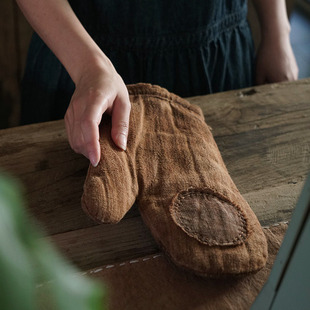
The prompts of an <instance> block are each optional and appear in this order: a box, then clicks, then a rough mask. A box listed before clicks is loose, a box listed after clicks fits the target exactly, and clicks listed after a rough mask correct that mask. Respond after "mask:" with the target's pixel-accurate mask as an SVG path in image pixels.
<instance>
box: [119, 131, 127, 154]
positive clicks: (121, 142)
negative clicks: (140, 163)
mask: <svg viewBox="0 0 310 310" xmlns="http://www.w3.org/2000/svg"><path fill="white" fill-rule="evenodd" d="M117 141H118V146H119V147H120V148H121V149H122V150H124V151H126V147H127V137H126V136H125V135H124V134H119V135H118V139H117Z"/></svg>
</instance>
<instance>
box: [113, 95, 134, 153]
mask: <svg viewBox="0 0 310 310" xmlns="http://www.w3.org/2000/svg"><path fill="white" fill-rule="evenodd" d="M130 110H131V104H130V101H129V98H128V96H125V97H124V98H123V97H117V98H116V99H115V101H114V105H113V110H112V130H111V136H112V140H113V141H114V143H115V144H116V145H117V146H118V147H119V148H121V149H122V150H124V151H125V150H126V147H127V137H128V131H129V116H130Z"/></svg>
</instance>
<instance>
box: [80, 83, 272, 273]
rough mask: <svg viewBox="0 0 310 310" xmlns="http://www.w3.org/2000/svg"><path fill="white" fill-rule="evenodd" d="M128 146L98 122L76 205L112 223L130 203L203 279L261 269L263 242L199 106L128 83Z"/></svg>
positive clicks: (166, 247)
mask: <svg viewBox="0 0 310 310" xmlns="http://www.w3.org/2000/svg"><path fill="white" fill-rule="evenodd" d="M128 91H129V94H130V101H131V104H132V109H131V116H130V128H129V136H128V145H127V150H126V151H122V150H120V149H118V148H117V147H116V146H115V144H114V143H113V141H112V139H111V133H110V132H111V120H110V118H109V117H108V116H104V118H103V120H102V124H101V126H100V145H101V160H100V162H99V165H98V166H97V167H96V168H94V167H93V166H90V167H89V170H88V174H87V177H86V180H85V183H84V192H83V196H82V206H83V209H84V210H85V212H86V213H87V214H88V215H89V216H90V217H91V218H92V219H94V220H95V221H98V222H101V223H117V222H119V221H120V220H121V219H122V218H123V217H124V215H125V214H126V213H127V211H128V210H129V209H130V208H131V206H132V205H133V203H134V202H135V201H137V204H138V206H139V210H140V213H141V216H142V218H143V220H144V222H145V224H146V225H147V226H148V227H149V229H150V231H151V233H152V235H153V237H154V239H155V240H156V242H157V243H158V244H159V246H160V247H161V248H162V250H163V251H164V252H165V253H166V254H167V256H168V257H169V258H170V260H171V261H172V262H174V263H175V264H176V265H177V266H179V267H181V268H183V269H186V270H189V271H191V272H193V273H195V274H197V275H200V276H205V277H220V276H228V275H240V274H247V273H253V272H256V271H258V270H260V269H261V268H263V267H264V265H265V263H266V260H267V255H268V254H267V242H266V238H265V236H264V234H263V231H262V228H261V226H260V223H259V221H258V219H257V218H256V216H255V214H254V213H253V211H252V210H251V208H250V207H249V205H248V203H247V202H246V201H245V200H244V198H243V197H242V196H241V194H240V192H239V191H238V189H237V187H236V185H235V184H234V182H233V181H232V179H231V177H230V176H229V173H228V171H227V169H226V167H225V164H224V162H223V159H222V157H221V154H220V152H219V149H218V147H217V145H216V143H215V141H214V138H213V136H212V133H211V131H210V128H209V127H208V125H207V124H206V123H205V121H204V116H203V114H202V111H201V109H200V108H199V107H197V106H195V105H192V104H190V103H189V102H188V101H186V100H184V99H182V98H180V97H179V96H177V95H175V94H173V93H170V92H168V91H167V90H166V89H163V88H161V87H159V86H154V85H150V84H136V85H129V86H128Z"/></svg>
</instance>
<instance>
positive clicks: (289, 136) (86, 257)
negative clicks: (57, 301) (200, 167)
mask: <svg viewBox="0 0 310 310" xmlns="http://www.w3.org/2000/svg"><path fill="white" fill-rule="evenodd" d="M189 101H190V102H192V103H194V104H197V105H199V106H200V107H201V108H202V110H203V112H204V115H205V118H206V122H207V123H208V124H209V125H210V126H211V127H212V128H213V134H214V136H215V140H216V141H217V143H218V146H219V149H220V150H221V153H222V156H223V158H224V161H225V163H226V165H227V168H228V170H229V172H230V174H231V176H232V178H233V179H234V181H235V183H236V184H237V186H238V188H239V189H240V191H241V193H242V194H243V195H244V196H245V198H246V199H247V200H248V201H249V203H250V205H251V206H252V208H253V210H254V211H255V213H256V214H257V216H258V218H259V220H260V221H261V223H262V224H263V225H269V224H272V223H276V222H280V221H287V220H289V219H290V216H291V213H292V210H293V209H294V206H295V203H296V201H297V199H298V196H299V193H300V191H301V188H302V185H303V182H304V180H305V177H306V175H307V173H308V172H309V170H310V79H306V80H300V81H297V82H294V83H283V84H272V85H266V86H260V87H255V88H252V89H245V90H238V91H231V92H226V93H219V94H214V95H208V96H201V97H193V98H189ZM87 167H88V161H87V160H86V159H85V158H83V157H82V156H80V155H77V154H75V153H74V152H73V151H72V150H71V149H70V147H69V144H68V142H67V138H66V134H65V127H64V123H63V121H56V122H49V123H44V124H35V125H30V126H24V127H16V128H11V129H5V130H0V168H2V170H5V171H8V172H10V173H11V174H13V175H15V176H16V177H17V178H19V179H20V180H21V181H22V183H23V184H24V187H25V192H26V197H27V202H28V207H29V210H30V212H31V213H32V214H34V216H35V217H36V219H37V220H38V221H39V222H40V223H41V224H42V225H43V227H44V229H45V231H46V235H47V236H48V238H50V239H52V240H53V241H54V242H55V243H56V244H57V245H58V246H59V247H60V249H62V251H63V252H64V253H65V254H66V255H67V256H68V257H69V258H70V259H71V260H72V261H73V262H74V263H75V264H76V265H78V266H79V267H80V268H82V269H90V268H95V267H97V266H100V265H103V264H109V263H113V262H114V263H115V262H120V261H125V260H128V259H132V258H136V257H141V256H143V255H148V254H152V253H155V252H157V251H158V249H157V246H156V244H155V243H154V241H153V239H152V237H151V236H150V234H149V232H148V230H147V229H146V228H145V227H144V225H143V223H142V220H141V218H140V216H139V212H138V209H137V207H136V206H135V207H133V208H132V210H130V212H129V213H128V214H127V215H126V217H125V218H124V219H123V220H122V221H121V222H120V223H119V224H117V225H98V224H96V223H94V222H92V221H91V220H90V219H88V218H87V216H86V215H85V214H84V213H83V211H82V210H81V206H80V198H81V195H82V187H83V182H84V179H85V176H86V171H87Z"/></svg>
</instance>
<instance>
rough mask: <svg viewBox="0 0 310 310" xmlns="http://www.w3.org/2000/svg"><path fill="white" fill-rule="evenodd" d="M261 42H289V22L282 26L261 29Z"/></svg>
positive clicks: (275, 25) (274, 25)
mask: <svg viewBox="0 0 310 310" xmlns="http://www.w3.org/2000/svg"><path fill="white" fill-rule="evenodd" d="M261 32H262V40H263V41H264V42H272V43H273V44H276V43H277V42H283V41H286V40H289V38H290V32H291V27H290V24H289V22H287V23H282V24H273V25H270V26H269V27H262V31H261Z"/></svg>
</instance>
